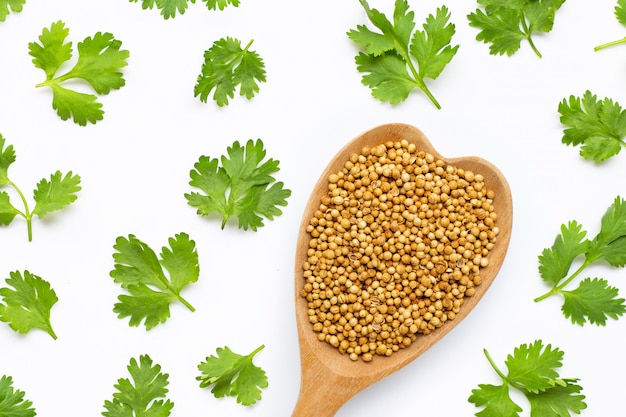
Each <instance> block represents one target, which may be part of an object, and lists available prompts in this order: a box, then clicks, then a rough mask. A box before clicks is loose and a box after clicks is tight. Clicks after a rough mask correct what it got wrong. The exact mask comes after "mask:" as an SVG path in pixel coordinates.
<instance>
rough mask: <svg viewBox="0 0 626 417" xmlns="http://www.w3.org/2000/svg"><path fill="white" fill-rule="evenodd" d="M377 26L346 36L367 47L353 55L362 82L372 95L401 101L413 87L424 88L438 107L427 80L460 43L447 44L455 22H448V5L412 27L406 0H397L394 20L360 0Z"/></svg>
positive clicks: (359, 28)
mask: <svg viewBox="0 0 626 417" xmlns="http://www.w3.org/2000/svg"><path fill="white" fill-rule="evenodd" d="M359 1H360V3H361V5H362V6H363V8H364V9H365V12H366V14H367V17H368V18H369V20H370V22H371V23H372V24H373V25H374V26H375V27H376V28H377V29H379V31H380V32H375V31H373V30H371V29H369V28H368V27H367V26H365V25H358V26H357V27H356V29H352V30H350V31H348V32H347V35H348V37H349V38H350V39H351V40H352V41H354V42H355V43H356V44H358V45H360V46H362V47H364V48H365V52H359V54H358V55H357V56H356V57H355V63H356V64H357V70H358V71H359V72H360V73H362V74H363V76H362V79H361V81H362V83H363V84H364V85H366V86H368V87H369V88H370V89H371V90H372V95H373V96H374V97H375V98H377V99H379V100H381V101H386V102H389V103H391V104H397V103H400V102H403V101H404V100H406V99H407V97H408V96H409V93H410V92H411V91H412V90H413V89H414V88H416V87H417V88H419V89H420V90H422V91H423V92H424V93H425V94H426V95H427V96H428V98H429V99H430V100H431V101H432V103H433V104H434V105H435V106H436V107H437V108H441V106H440V105H439V103H438V102H437V100H436V99H435V97H434V96H433V95H432V93H431V92H430V90H429V89H428V87H427V86H426V84H425V81H424V80H425V79H426V78H429V79H433V80H434V79H436V78H437V77H439V75H440V74H441V72H442V71H443V69H444V68H445V67H446V65H448V64H449V63H450V61H451V60H452V58H453V57H454V55H455V54H456V52H457V50H458V48H459V46H458V45H457V46H451V45H450V42H451V41H452V37H453V35H454V33H455V26H454V24H452V23H449V20H450V13H449V11H448V8H447V7H445V6H442V7H440V8H438V9H437V11H436V13H435V15H432V14H430V15H428V17H427V18H426V22H425V23H424V24H423V25H422V28H423V30H417V31H415V32H413V30H414V28H415V20H414V17H415V14H414V13H413V12H412V11H409V5H408V3H407V1H406V0H396V2H395V7H394V13H393V22H391V21H389V19H387V17H386V16H385V15H384V14H383V13H381V12H379V11H378V10H376V9H371V8H370V6H369V4H368V3H367V1H366V0H359Z"/></svg>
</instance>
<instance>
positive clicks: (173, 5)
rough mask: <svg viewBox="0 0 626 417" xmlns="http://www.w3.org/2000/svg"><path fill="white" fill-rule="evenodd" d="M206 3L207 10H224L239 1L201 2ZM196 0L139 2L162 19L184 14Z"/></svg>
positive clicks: (150, 0)
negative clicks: (158, 11) (157, 10)
mask: <svg viewBox="0 0 626 417" xmlns="http://www.w3.org/2000/svg"><path fill="white" fill-rule="evenodd" d="M138 1H139V0H130V2H131V3H137V2H138ZM202 1H203V2H205V3H206V7H207V8H208V9H209V10H216V9H218V8H219V9H220V10H224V9H225V8H226V7H227V6H229V5H231V6H234V7H237V6H239V0H202ZM195 2H196V0H141V8H142V9H144V10H146V9H152V8H154V7H156V8H157V9H159V10H160V11H161V16H163V18H164V19H169V18H174V17H176V13H179V14H184V13H185V11H187V8H188V7H189V3H191V4H195Z"/></svg>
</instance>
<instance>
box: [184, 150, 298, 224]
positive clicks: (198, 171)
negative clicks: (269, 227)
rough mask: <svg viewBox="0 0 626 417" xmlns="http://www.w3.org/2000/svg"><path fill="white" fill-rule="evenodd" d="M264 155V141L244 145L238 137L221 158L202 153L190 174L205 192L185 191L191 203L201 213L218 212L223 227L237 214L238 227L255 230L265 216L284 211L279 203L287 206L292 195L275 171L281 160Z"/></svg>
mask: <svg viewBox="0 0 626 417" xmlns="http://www.w3.org/2000/svg"><path fill="white" fill-rule="evenodd" d="M265 156H266V151H265V148H264V146H263V142H262V141H261V140H260V139H257V140H256V142H255V141H253V140H249V141H248V142H247V143H246V145H245V146H241V145H240V144H239V142H238V141H235V142H234V143H233V145H232V146H230V147H228V148H227V155H223V156H222V157H221V158H220V159H219V160H218V159H217V158H209V157H207V156H202V157H200V159H199V160H198V162H196V164H195V165H194V169H193V170H192V171H191V172H190V174H189V175H190V177H191V181H190V182H189V185H191V186H192V187H196V188H198V189H200V190H202V191H203V192H204V194H201V193H198V192H192V193H188V194H185V198H186V199H187V202H188V204H189V205H190V206H192V207H197V213H198V214H199V215H202V216H209V215H211V214H213V213H217V214H219V215H220V216H221V217H222V229H223V228H224V227H225V225H226V222H227V220H228V219H229V218H230V217H231V216H234V217H237V218H238V221H239V228H242V229H244V230H248V229H249V228H250V229H252V230H254V231H256V230H257V229H258V228H259V227H262V226H263V225H264V224H263V217H265V218H267V219H269V220H273V219H274V217H276V216H279V215H281V214H282V211H281V210H280V209H279V208H278V206H286V205H287V198H288V197H289V196H290V195H291V191H290V190H288V189H285V188H283V183H282V182H275V179H274V177H273V175H272V174H274V173H276V172H278V171H279V168H278V164H279V162H278V161H276V160H274V159H271V158H270V159H268V160H265ZM220 162H221V166H220Z"/></svg>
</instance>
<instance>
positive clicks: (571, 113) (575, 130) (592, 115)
mask: <svg viewBox="0 0 626 417" xmlns="http://www.w3.org/2000/svg"><path fill="white" fill-rule="evenodd" d="M558 111H559V113H560V114H561V117H560V120H561V123H562V124H563V125H565V126H567V128H566V129H565V130H564V131H563V139H562V142H563V143H564V144H566V145H572V146H577V145H582V146H581V148H580V156H582V157H583V158H584V159H587V160H593V161H595V162H601V161H604V160H605V159H608V158H610V157H612V156H615V155H617V154H618V153H619V151H620V150H621V149H622V147H623V146H626V143H624V139H623V138H624V136H626V111H625V110H623V109H622V107H621V106H620V105H619V103H617V102H615V101H613V100H612V99H610V98H605V99H604V100H598V99H597V97H596V96H595V95H594V94H592V93H591V92H590V91H588V90H587V91H586V92H585V94H584V95H583V96H582V97H575V96H573V95H572V96H570V97H569V99H563V101H562V102H561V103H559V107H558Z"/></svg>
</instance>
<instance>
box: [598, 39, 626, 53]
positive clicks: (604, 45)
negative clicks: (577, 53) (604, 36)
mask: <svg viewBox="0 0 626 417" xmlns="http://www.w3.org/2000/svg"><path fill="white" fill-rule="evenodd" d="M622 43H626V37H625V38H622V39H618V40H616V41H612V42H607V43H603V44H602V45H598V46H596V47H595V48H593V50H594V51H599V50H601V49H604V48H608V47H610V46H615V45H620V44H622Z"/></svg>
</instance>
